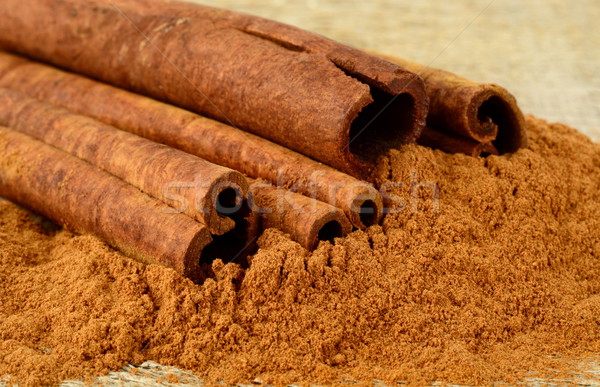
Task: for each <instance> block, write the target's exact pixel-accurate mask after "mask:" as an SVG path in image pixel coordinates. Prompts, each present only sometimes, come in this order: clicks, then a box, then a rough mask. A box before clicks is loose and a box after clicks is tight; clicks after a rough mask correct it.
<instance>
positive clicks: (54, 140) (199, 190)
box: [0, 88, 248, 235]
mask: <svg viewBox="0 0 600 387" xmlns="http://www.w3.org/2000/svg"><path fill="white" fill-rule="evenodd" d="M0 125H3V126H7V127H10V128H13V129H14V130H18V131H20V132H22V133H25V134H27V135H29V136H32V137H34V138H36V139H38V140H40V141H42V142H45V143H47V144H50V145H52V146H55V147H57V148H59V149H62V150H64V151H66V152H68V153H71V154H73V155H74V156H76V157H79V158H81V159H83V160H86V161H88V162H90V163H91V164H93V165H95V166H97V167H99V168H102V169H104V170H106V171H108V172H109V173H112V174H113V175H115V176H117V177H119V178H121V179H123V180H125V181H126V182H128V183H130V184H132V185H134V186H136V187H137V188H139V189H141V190H142V191H144V192H146V193H148V194H149V195H151V196H153V197H155V198H157V199H159V200H161V201H163V202H164V203H166V204H169V205H170V206H171V207H173V208H174V210H173V211H181V212H183V213H185V214H187V215H189V216H191V217H193V218H195V219H196V220H198V221H200V222H202V223H204V224H206V225H207V226H208V229H209V230H210V231H211V232H212V233H214V234H217V235H221V234H224V233H225V232H227V231H230V230H231V229H233V228H234V226H235V223H234V220H233V219H231V218H230V217H229V216H230V215H232V214H233V213H234V212H235V211H236V210H237V209H238V208H239V206H241V201H242V199H243V197H244V196H245V195H246V193H247V190H248V183H247V182H246V179H245V178H244V176H243V175H242V174H240V173H239V172H237V171H233V170H231V169H229V168H224V167H221V166H218V165H215V164H212V163H210V162H208V161H205V160H203V159H200V158H198V157H195V156H192V155H190V154H187V153H185V152H181V151H179V150H176V149H173V148H171V147H168V146H165V145H162V144H158V143H155V142H153V141H150V140H147V139H145V138H142V137H139V136H136V135H134V134H131V133H127V132H124V131H121V130H119V129H117V128H115V127H112V126H109V125H106V124H103V123H101V122H99V121H96V120H94V119H92V118H88V117H84V116H80V115H76V114H73V113H71V112H69V111H68V110H65V109H63V108H60V107H57V106H54V105H51V104H48V103H45V102H42V101H38V100H35V99H32V98H30V97H28V96H26V95H25V94H23V93H21V92H18V91H14V90H9V89H5V88H0ZM175 209H176V210H175Z"/></svg>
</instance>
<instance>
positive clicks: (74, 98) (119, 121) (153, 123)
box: [0, 52, 383, 228]
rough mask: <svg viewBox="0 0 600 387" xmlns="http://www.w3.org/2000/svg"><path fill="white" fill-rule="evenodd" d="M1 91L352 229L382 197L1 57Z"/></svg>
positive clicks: (86, 82) (289, 154) (225, 133)
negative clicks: (282, 196) (303, 204)
mask: <svg viewBox="0 0 600 387" xmlns="http://www.w3.org/2000/svg"><path fill="white" fill-rule="evenodd" d="M0 86H2V87H9V88H13V89H15V90H19V91H22V92H24V93H27V94H29V95H31V96H33V97H35V98H39V99H43V100H46V101H48V102H50V103H53V104H56V105H61V106H63V107H66V108H67V109H69V110H71V111H73V112H77V113H79V114H82V115H86V116H89V117H93V118H95V119H98V120H100V121H103V122H105V123H107V124H110V125H114V126H117V127H119V128H120V129H123V130H126V131H129V132H131V133H135V134H137V135H139V136H142V137H146V138H149V139H151V140H154V141H157V142H160V143H164V144H167V145H169V146H172V147H174V148H178V149H181V150H183V151H185V152H188V153H191V154H194V155H197V156H199V157H201V158H203V159H206V160H209V161H211V162H214V163H216V164H219V165H224V166H227V167H229V168H232V169H235V170H239V171H241V172H243V173H244V174H246V175H248V176H251V177H255V178H261V179H264V180H267V181H270V182H272V183H274V184H277V185H283V186H285V187H287V188H291V189H292V190H294V191H297V192H299V193H301V194H304V195H306V196H309V197H315V198H317V199H318V200H320V201H322V202H326V203H329V204H331V205H334V206H336V207H338V208H340V209H342V210H343V211H344V213H345V214H346V216H347V217H348V218H349V219H350V221H351V222H352V224H353V225H354V226H355V227H358V228H365V227H366V226H369V225H372V224H377V223H378V222H379V221H380V220H381V217H382V208H383V204H382V200H381V196H380V195H379V193H378V192H377V190H376V189H375V188H373V186H371V185H370V184H368V183H366V182H362V181H360V180H357V179H355V178H353V177H351V176H348V175H346V174H344V173H341V172H339V171H337V170H335V169H333V168H331V167H328V166H326V165H323V164H321V163H318V162H316V161H314V160H311V159H309V158H307V157H305V156H302V155H300V154H298V153H296V152H293V151H291V150H289V149H287V148H284V147H282V146H279V145H277V144H274V143H272V142H270V141H267V140H265V139H263V138H260V137H258V136H255V135H252V134H250V133H247V132H244V131H241V130H238V129H236V128H234V127H232V126H229V125H225V124H222V123H220V122H217V121H214V120H211V119H208V118H205V117H202V116H198V115H196V114H193V113H190V112H188V111H185V110H183V109H179V108H176V107H174V106H170V105H167V104H164V103H161V102H158V101H155V100H152V99H149V98H146V97H142V96H140V95H137V94H133V93H130V92H127V91H125V90H121V89H117V88H115V87H112V86H109V85H105V84H102V83H99V82H96V81H92V80H90V79H88V78H85V77H82V76H78V75H75V74H71V73H66V72H64V71H60V70H58V69H55V68H53V67H50V66H46V65H43V64H39V63H36V62H32V61H29V60H26V59H23V58H19V57H17V56H14V55H10V54H6V53H2V52H0Z"/></svg>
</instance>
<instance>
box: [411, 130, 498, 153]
mask: <svg viewBox="0 0 600 387" xmlns="http://www.w3.org/2000/svg"><path fill="white" fill-rule="evenodd" d="M418 143H419V144H420V145H424V146H427V147H430V148H434V149H440V150H443V151H444V152H448V153H462V154H465V155H468V156H473V157H479V156H488V155H497V154H498V150H497V149H496V147H495V146H494V145H493V144H492V142H491V141H490V142H483V143H482V142H477V141H475V140H471V139H468V138H462V137H458V136H454V135H452V134H449V133H444V132H440V131H437V130H435V129H431V128H429V127H425V129H423V133H422V134H421V137H419V140H418Z"/></svg>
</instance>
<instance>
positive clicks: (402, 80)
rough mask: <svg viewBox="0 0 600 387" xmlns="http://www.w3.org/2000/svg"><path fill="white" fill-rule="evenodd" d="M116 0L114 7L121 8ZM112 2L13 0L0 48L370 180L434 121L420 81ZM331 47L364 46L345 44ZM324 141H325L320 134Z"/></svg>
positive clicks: (2, 8) (372, 64)
mask: <svg viewBox="0 0 600 387" xmlns="http://www.w3.org/2000/svg"><path fill="white" fill-rule="evenodd" d="M111 4H112V5H111ZM114 4H116V3H112V2H111V3H108V2H105V1H102V0H86V1H80V0H3V1H2V2H1V3H0V14H2V15H3V16H4V17H3V22H2V24H0V46H4V47H5V48H8V49H10V50H13V51H15V52H20V53H22V54H26V55H28V56H31V57H34V58H37V59H41V60H44V61H47V62H50V63H54V64H56V65H59V66H61V67H65V68H68V69H71V70H74V71H77V72H80V73H83V74H86V75H89V76H92V77H94V78H97V79H101V80H103V81H106V82H109V83H112V84H114V85H118V86H120V87H124V88H127V89H130V90H134V91H137V92H140V93H142V94H145V95H149V96H152V97H154V98H157V99H160V100H163V101H168V102H171V103H173V104H176V105H179V106H181V107H185V108H187V109H190V110H193V111H196V112H198V113H201V114H205V115H207V116H210V117H212V118H216V119H217V120H219V121H222V122H225V123H228V124H231V125H234V126H236V127H239V128H242V129H244V130H247V131H250V132H252V133H255V134H258V135H260V136H262V137H265V138H268V139H270V140H272V141H274V142H277V143H279V144H281V145H284V146H286V147H288V148H291V149H294V150H296V151H298V152H300V153H303V154H305V155H307V156H309V157H311V158H313V159H316V160H319V161H321V162H324V163H326V164H329V165H331V166H333V167H335V168H337V169H340V170H342V171H345V172H347V173H350V174H352V175H354V176H358V177H361V178H365V177H366V176H368V174H369V171H370V170H371V168H372V167H373V165H374V162H375V160H376V159H377V157H378V156H379V155H381V154H382V153H383V152H385V151H386V150H387V149H389V148H392V147H398V146H400V145H401V144H404V143H406V142H414V141H415V140H416V138H417V137H418V135H419V134H420V132H421V130H422V128H423V125H424V123H425V115H426V107H427V102H426V100H427V98H426V95H425V91H424V85H423V82H422V79H421V78H420V77H418V76H416V75H415V74H413V73H411V72H408V71H406V70H404V69H403V68H402V67H400V66H397V65H393V64H391V63H388V62H386V61H384V60H381V59H378V58H375V57H373V56H370V55H367V54H362V56H361V62H360V64H361V66H358V65H355V64H354V63H351V64H346V63H343V62H340V61H337V60H333V59H331V58H330V57H329V56H326V55H323V54H321V53H311V52H304V51H298V50H297V49H296V48H294V47H290V46H288V45H286V44H280V43H279V42H277V41H275V40H273V39H270V38H269V37H265V36H260V34H258V35H257V34H255V33H253V32H252V31H243V30H241V29H239V28H235V27H229V26H226V25H223V24H222V23H212V22H207V21H206V20H203V19H199V18H188V17H181V16H177V15H170V14H158V13H156V14H151V13H144V12H142V11H143V7H141V6H139V5H128V4H117V6H115V5H114ZM331 50H340V51H348V52H351V53H353V54H355V53H356V52H357V50H354V49H350V48H347V47H345V46H343V45H339V44H335V45H334V46H333V47H332V48H331ZM316 138H318V139H319V140H318V141H315V139H316Z"/></svg>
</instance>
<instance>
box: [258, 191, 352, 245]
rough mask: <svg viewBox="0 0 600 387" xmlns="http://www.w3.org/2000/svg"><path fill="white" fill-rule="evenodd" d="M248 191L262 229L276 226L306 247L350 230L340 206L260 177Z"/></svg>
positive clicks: (337, 236) (332, 238)
mask: <svg viewBox="0 0 600 387" xmlns="http://www.w3.org/2000/svg"><path fill="white" fill-rule="evenodd" d="M250 193H251V198H252V210H253V211H255V212H256V213H258V214H260V218H261V225H262V228H263V229H267V228H277V229H279V230H281V231H283V232H285V233H287V234H289V235H290V237H291V238H292V239H293V240H295V241H296V242H298V243H299V244H300V245H301V246H302V247H304V248H306V249H308V250H313V249H314V248H315V247H316V246H317V244H318V243H319V242H320V241H331V242H333V240H334V239H335V238H340V237H343V236H345V235H347V234H348V233H349V232H350V231H352V224H351V223H350V221H349V220H348V218H346V216H345V215H344V212H343V211H342V210H340V209H339V208H337V207H334V206H331V205H329V204H326V203H323V202H321V201H318V200H315V199H312V198H308V197H306V196H304V195H300V194H298V193H294V192H292V191H290V190H287V189H284V188H278V187H275V186H273V185H272V184H270V183H267V182H261V181H254V182H253V183H251V185H250Z"/></svg>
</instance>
